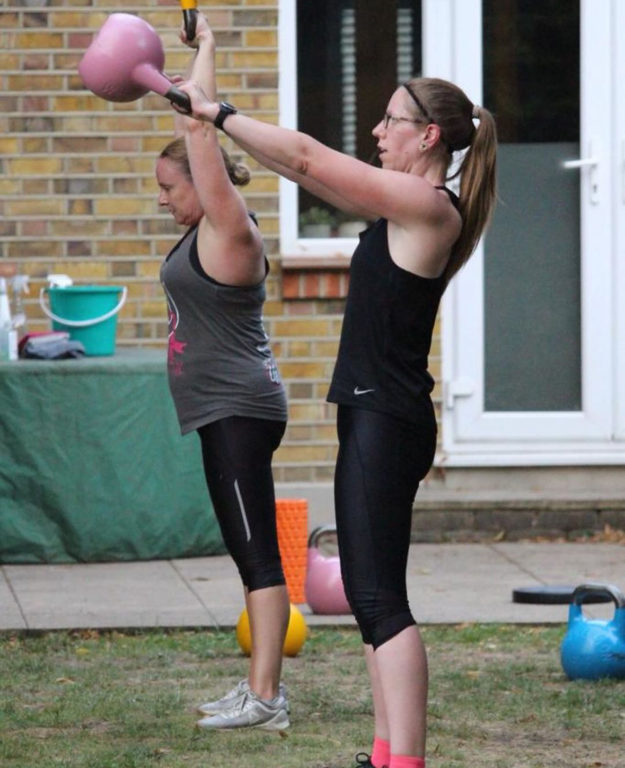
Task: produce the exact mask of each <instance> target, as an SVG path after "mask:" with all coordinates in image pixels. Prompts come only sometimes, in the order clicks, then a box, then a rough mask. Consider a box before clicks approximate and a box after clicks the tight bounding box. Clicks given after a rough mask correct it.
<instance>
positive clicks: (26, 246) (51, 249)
mask: <svg viewBox="0 0 625 768" xmlns="http://www.w3.org/2000/svg"><path fill="white" fill-rule="evenodd" d="M62 249H63V243H59V242H53V241H51V240H43V239H38V240H24V239H21V240H20V241H19V242H14V243H11V242H9V243H6V255H7V257H8V258H9V259H15V258H20V259H30V258H32V259H35V258H37V259H38V258H51V259H54V258H58V257H59V256H60V255H61V252H62Z"/></svg>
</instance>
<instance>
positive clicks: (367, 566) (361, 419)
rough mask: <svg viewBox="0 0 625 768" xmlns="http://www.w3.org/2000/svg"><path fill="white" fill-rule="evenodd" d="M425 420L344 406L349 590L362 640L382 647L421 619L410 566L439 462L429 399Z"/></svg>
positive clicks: (341, 461)
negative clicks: (422, 506)
mask: <svg viewBox="0 0 625 768" xmlns="http://www.w3.org/2000/svg"><path fill="white" fill-rule="evenodd" d="M422 411H423V414H422V418H421V420H420V423H419V424H412V423H410V422H408V421H403V420H401V419H397V418H394V417H393V416H387V415H386V414H381V413H376V412H373V411H366V410H363V409H360V408H351V407H348V406H339V409H338V422H337V425H338V436H339V453H338V458H337V463H336V475H335V482H334V496H335V506H336V525H337V535H338V544H339V555H340V559H341V573H342V576H343V584H344V587H345V594H346V596H347V599H348V601H349V604H350V606H351V608H352V611H353V613H354V616H355V617H356V621H357V622H358V626H359V628H360V632H361V634H362V639H363V641H364V642H365V643H367V644H369V645H373V647H374V648H378V647H379V646H380V645H382V644H383V643H385V642H386V641H387V640H390V639H391V638H392V637H394V636H395V635H397V634H398V633H399V632H401V631H402V630H403V629H405V628H406V627H408V626H410V625H412V624H415V620H414V618H413V617H412V614H411V612H410V607H409V605H408V594H407V590H406V565H407V562H408V550H409V546H410V528H411V521H412V504H413V501H414V497H415V494H416V492H417V488H418V487H419V481H420V480H421V479H422V478H423V477H424V476H425V475H426V474H427V472H428V470H429V469H430V467H431V465H432V461H433V458H434V451H435V448H436V419H435V416H434V411H433V408H432V405H431V403H430V402H429V401H427V400H426V401H424V402H423V407H422Z"/></svg>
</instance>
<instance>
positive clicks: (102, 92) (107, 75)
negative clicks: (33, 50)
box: [78, 13, 190, 112]
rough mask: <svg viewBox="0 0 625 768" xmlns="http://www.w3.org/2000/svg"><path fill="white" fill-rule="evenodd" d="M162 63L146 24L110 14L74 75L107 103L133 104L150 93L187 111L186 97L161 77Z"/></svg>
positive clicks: (161, 54) (160, 48) (158, 42)
mask: <svg viewBox="0 0 625 768" xmlns="http://www.w3.org/2000/svg"><path fill="white" fill-rule="evenodd" d="M164 63H165V54H164V52H163V45H162V43H161V39H160V37H159V36H158V35H157V34H156V31H155V30H154V28H153V27H152V26H150V25H149V24H148V23H147V21H144V20H143V19H141V18H139V16H134V15H133V14H130V13H113V14H111V15H110V16H109V17H108V19H107V20H106V21H105V22H104V24H103V25H102V27H101V28H100V31H99V32H98V33H97V34H96V36H95V37H94V38H93V40H92V41H91V45H90V46H89V48H87V50H86V51H85V54H84V56H83V57H82V59H81V61H80V64H79V65H78V73H79V74H80V77H81V78H82V81H83V83H84V84H85V85H86V86H87V88H88V89H89V90H90V91H92V92H93V93H95V94H96V96H100V97H101V98H103V99H106V100H107V101H135V100H136V99H139V98H141V96H145V94H146V93H147V92H148V91H154V92H155V93H158V94H160V95H161V96H164V97H165V98H167V99H169V101H171V102H173V103H174V104H177V105H178V106H179V107H182V109H184V110H186V111H187V112H188V111H190V101H189V97H188V96H187V94H186V93H184V92H183V91H181V90H180V89H179V88H176V87H175V86H174V85H172V83H171V80H169V78H168V77H166V76H165V75H164V74H163V65H164Z"/></svg>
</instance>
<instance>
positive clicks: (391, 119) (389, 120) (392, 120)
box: [381, 112, 425, 130]
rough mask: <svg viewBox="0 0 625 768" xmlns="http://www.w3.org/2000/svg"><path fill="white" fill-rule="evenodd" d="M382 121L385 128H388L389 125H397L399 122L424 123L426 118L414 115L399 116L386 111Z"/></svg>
mask: <svg viewBox="0 0 625 768" xmlns="http://www.w3.org/2000/svg"><path fill="white" fill-rule="evenodd" d="M381 122H382V124H383V125H384V130H386V129H387V128H388V127H389V125H397V123H424V122H425V120H422V119H421V118H416V119H415V118H413V117H397V116H396V115H391V113H390V112H385V113H384V117H383V118H382V120H381Z"/></svg>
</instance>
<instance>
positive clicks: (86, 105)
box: [53, 91, 106, 112]
mask: <svg viewBox="0 0 625 768" xmlns="http://www.w3.org/2000/svg"><path fill="white" fill-rule="evenodd" d="M53 102H54V104H53V107H54V110H55V111H56V112H102V111H104V109H105V108H106V106H105V104H104V103H103V101H102V99H100V98H99V97H98V96H95V95H94V94H91V93H89V92H88V91H85V92H84V93H79V94H76V95H68V96H63V95H61V96H55V97H54V98H53Z"/></svg>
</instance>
